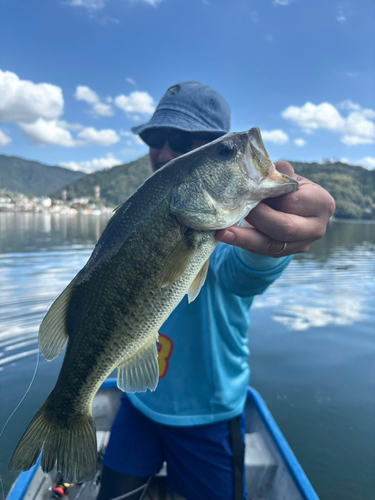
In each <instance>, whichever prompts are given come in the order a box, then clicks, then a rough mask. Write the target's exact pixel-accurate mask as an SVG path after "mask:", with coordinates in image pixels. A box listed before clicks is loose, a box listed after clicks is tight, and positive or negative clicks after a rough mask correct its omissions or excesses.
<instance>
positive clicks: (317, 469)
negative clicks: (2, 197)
mask: <svg viewBox="0 0 375 500" xmlns="http://www.w3.org/2000/svg"><path fill="white" fill-rule="evenodd" d="M107 220H108V216H90V215H76V216H68V215H61V214H20V213H15V214H14V213H0V325H1V326H0V397H1V405H0V428H1V426H2V424H3V423H4V422H5V420H6V419H7V418H8V416H9V415H10V413H11V412H12V411H13V409H14V408H15V406H16V405H17V403H18V402H19V401H20V399H21V397H22V396H23V394H24V391H25V389H26V388H27V386H28V384H29V383H30V380H31V377H32V375H33V372H34V369H35V363H36V356H37V351H38V349H37V346H38V341H37V335H38V328H39V325H40V322H41V320H42V318H43V316H44V314H45V312H46V311H47V309H48V307H49V306H50V305H51V303H52V302H53V300H54V299H55V298H56V297H57V295H58V294H59V293H60V292H61V291H62V290H63V289H64V287H65V286H66V285H67V284H68V283H69V281H70V280H71V279H72V278H73V277H74V276H75V274H76V273H77V272H78V271H79V270H80V269H81V268H82V266H83V265H84V264H85V263H86V261H87V259H88V257H89V256H90V253H91V251H92V248H93V246H94V244H95V243H96V241H97V240H98V238H99V236H100V234H101V232H102V231H103V229H104V227H105V225H106V223H107ZM374 295H375V224H371V223H369V224H361V223H358V222H349V223H344V222H333V221H332V222H331V223H330V224H329V226H328V230H327V234H326V236H325V237H324V238H323V239H322V240H320V241H318V242H316V243H314V244H313V245H312V247H311V249H310V251H309V252H308V253H307V254H301V255H298V256H296V257H295V259H294V260H293V261H292V263H291V264H290V266H289V268H288V269H287V270H286V272H285V273H284V274H283V275H282V277H281V278H280V279H279V280H278V281H277V282H276V283H275V284H274V285H273V286H271V287H270V288H269V289H268V290H267V291H266V293H265V294H263V295H261V296H259V297H257V298H256V300H255V302H254V306H253V307H252V309H251V319H252V327H251V329H250V331H249V340H250V349H251V352H252V356H251V360H250V364H251V368H252V383H253V385H255V387H257V388H258V389H259V390H260V391H261V393H262V395H263V396H264V397H265V398H266V400H267V403H268V405H269V406H270V408H271V411H272V413H273V414H274V416H275V417H276V420H277V421H278V423H279V424H280V425H281V427H282V430H283V432H284V433H285V434H286V436H287V439H288V441H289V442H290V444H291V445H292V448H293V450H294V451H295V452H296V454H297V457H298V459H299V460H300V461H301V463H302V465H303V467H304V468H305V470H306V472H307V474H308V476H309V477H310V479H311V480H312V482H313V484H314V486H315V487H316V489H317V490H318V494H319V496H320V498H321V499H322V500H333V499H336V498H337V499H340V500H352V499H354V498H355V499H357V498H363V499H364V500H370V499H371V500H372V498H373V495H372V493H373V491H374V489H372V490H371V488H372V486H373V485H372V484H370V482H371V480H370V477H373V476H371V474H370V468H371V463H375V456H374V453H375V452H374V449H375V446H374V444H373V443H374V432H375V431H374V421H375V380H374V370H373V367H374V358H375V332H374V323H375V311H374V299H373V297H374ZM61 361H62V356H60V357H59V358H57V359H56V360H55V361H54V362H52V363H47V362H45V361H44V360H43V359H42V358H41V359H40V365H39V369H38V374H37V378H36V380H35V383H34V385H33V387H32V391H31V392H30V394H29V395H28V397H27V398H26V400H25V402H24V403H23V405H22V409H21V410H22V411H20V412H18V413H17V414H16V415H15V417H14V418H13V419H12V421H11V423H10V427H9V429H8V432H7V433H6V434H5V436H3V441H2V442H1V443H0V447H1V450H2V453H1V457H0V473H1V474H2V476H3V479H4V483H5V490H7V489H8V488H9V487H10V485H11V483H12V481H13V480H14V478H15V474H12V473H9V472H8V471H7V461H8V459H9V458H10V455H11V453H12V451H13V449H14V446H15V445H16V442H17V440H18V438H19V437H20V434H22V432H23V431H24V429H25V427H26V425H27V424H28V422H29V419H30V416H31V415H33V414H34V413H35V411H36V410H37V408H38V406H39V405H40V404H41V403H42V401H43V400H44V398H45V397H46V396H47V394H48V392H49V391H50V390H51V389H52V387H53V384H54V380H55V379H56V377H57V374H58V371H59V366H60V364H61ZM371 409H372V410H371ZM348 450H350V452H349V451H348ZM349 455H350V456H349ZM332 478H333V479H332ZM348 481H350V483H351V484H352V490H351V491H352V492H351V491H350V489H349V488H348ZM332 484H333V485H334V486H333V487H332ZM332 488H334V490H335V491H334V492H333V490H332ZM353 491H354V492H355V493H353ZM371 495H372V496H371Z"/></svg>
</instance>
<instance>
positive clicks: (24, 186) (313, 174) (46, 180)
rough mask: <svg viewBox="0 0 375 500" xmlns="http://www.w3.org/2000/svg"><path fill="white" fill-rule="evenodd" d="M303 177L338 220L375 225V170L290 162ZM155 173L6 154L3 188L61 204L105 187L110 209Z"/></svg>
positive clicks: (146, 168)
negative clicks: (87, 168) (79, 167)
mask: <svg viewBox="0 0 375 500" xmlns="http://www.w3.org/2000/svg"><path fill="white" fill-rule="evenodd" d="M290 163H291V165H292V166H293V168H294V170H295V171H296V173H297V174H298V175H301V176H303V177H307V178H308V179H310V180H312V181H313V182H316V183H317V184H320V185H321V186H323V187H324V188H325V189H327V191H329V192H330V193H331V195H332V196H333V197H334V198H335V201H336V212H335V217H337V218H349V219H374V220H375V170H366V169H365V168H362V167H359V166H353V165H348V164H346V163H341V162H335V163H326V164H324V165H322V164H320V163H305V162H297V161H290ZM150 174H151V166H150V160H149V158H148V156H143V157H141V158H138V159H137V160H135V161H132V162H130V163H125V164H123V165H118V166H116V167H112V168H108V169H105V170H100V171H97V172H94V173H92V174H87V175H85V174H84V173H83V172H74V171H72V170H69V169H65V168H61V167H49V166H47V165H43V164H41V163H38V162H33V161H27V160H23V159H21V158H17V157H11V156H5V155H0V189H1V188H4V187H5V188H7V189H9V190H11V191H19V192H23V193H24V194H35V195H39V196H42V195H49V196H51V197H52V198H55V199H61V190H62V189H63V188H64V189H66V191H67V198H68V200H72V199H73V198H82V197H85V198H90V199H92V200H94V199H95V194H94V190H95V186H100V191H101V201H102V202H103V203H104V204H106V205H112V206H118V205H120V204H121V203H123V202H124V201H125V200H126V199H127V198H128V197H129V196H130V195H131V194H132V193H133V192H134V191H135V190H136V189H137V187H138V186H140V184H142V182H143V181H144V180H145V179H147V177H149V175H150Z"/></svg>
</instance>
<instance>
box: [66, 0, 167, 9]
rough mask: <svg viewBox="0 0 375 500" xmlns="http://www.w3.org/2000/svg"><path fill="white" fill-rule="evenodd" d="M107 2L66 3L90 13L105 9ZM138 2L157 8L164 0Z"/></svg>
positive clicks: (69, 1) (101, 0)
mask: <svg viewBox="0 0 375 500" xmlns="http://www.w3.org/2000/svg"><path fill="white" fill-rule="evenodd" d="M107 1H108V0H67V2H65V3H66V4H67V5H70V6H71V7H84V8H85V9H87V10H88V11H89V12H95V11H98V10H101V9H103V8H104V7H105V4H106V3H107ZM136 1H142V2H146V3H148V4H149V5H152V6H153V7H155V6H156V5H157V4H158V3H160V2H161V1H162V0H136Z"/></svg>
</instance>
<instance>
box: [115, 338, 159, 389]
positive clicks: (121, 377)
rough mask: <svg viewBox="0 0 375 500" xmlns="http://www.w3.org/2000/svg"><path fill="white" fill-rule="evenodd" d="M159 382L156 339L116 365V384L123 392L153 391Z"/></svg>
mask: <svg viewBox="0 0 375 500" xmlns="http://www.w3.org/2000/svg"><path fill="white" fill-rule="evenodd" d="M158 382H159V362H158V350H157V346H156V339H155V338H152V339H151V342H148V343H147V344H146V345H145V346H144V347H143V348H142V349H141V350H140V351H138V352H137V353H136V354H135V355H134V356H132V357H131V358H130V359H127V360H126V361H124V363H122V364H121V365H119V366H118V373H117V386H118V387H119V389H121V390H122V391H125V392H145V391H147V389H150V390H151V391H154V390H155V389H156V387H157V385H158Z"/></svg>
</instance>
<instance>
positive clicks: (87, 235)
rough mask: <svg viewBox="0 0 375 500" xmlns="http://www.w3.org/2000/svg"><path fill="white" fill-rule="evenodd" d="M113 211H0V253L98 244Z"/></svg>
mask: <svg viewBox="0 0 375 500" xmlns="http://www.w3.org/2000/svg"><path fill="white" fill-rule="evenodd" d="M109 217H110V214H101V215H83V214H77V215H74V216H70V215H62V214H49V213H46V214H38V213H35V214H34V213H17V212H16V213H10V212H0V253H13V252H25V251H26V252H30V251H31V252H33V251H36V252H38V251H45V250H47V249H48V250H50V249H51V248H52V249H54V248H55V249H56V248H60V247H66V246H71V245H85V246H87V245H90V246H92V245H94V244H95V243H96V242H97V240H98V239H99V236H100V235H101V233H102V232H103V230H104V228H105V225H106V223H107V221H108V219H109Z"/></svg>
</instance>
